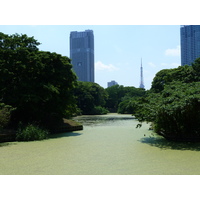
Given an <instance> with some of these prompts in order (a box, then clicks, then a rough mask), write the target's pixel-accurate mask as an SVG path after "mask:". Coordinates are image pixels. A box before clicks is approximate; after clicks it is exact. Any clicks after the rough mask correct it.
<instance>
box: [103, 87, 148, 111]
mask: <svg viewBox="0 0 200 200" xmlns="http://www.w3.org/2000/svg"><path fill="white" fill-rule="evenodd" d="M106 91H107V93H108V100H107V102H106V107H107V108H108V109H109V110H110V111H111V112H119V113H129V112H130V110H131V108H130V109H129V107H130V104H129V102H130V101H132V100H131V99H132V98H133V97H140V96H143V95H144V94H145V90H144V89H141V88H135V87H124V86H122V85H114V86H112V87H108V88H106ZM124 101H125V102H124ZM120 103H122V104H121V106H120V108H119V105H120ZM125 104H129V106H128V105H125ZM122 106H123V109H122ZM125 107H126V108H127V109H125V110H124V108H125ZM118 109H119V110H118Z"/></svg>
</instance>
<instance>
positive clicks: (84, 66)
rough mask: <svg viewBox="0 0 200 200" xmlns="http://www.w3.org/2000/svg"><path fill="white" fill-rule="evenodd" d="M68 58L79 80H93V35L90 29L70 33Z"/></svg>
mask: <svg viewBox="0 0 200 200" xmlns="http://www.w3.org/2000/svg"><path fill="white" fill-rule="evenodd" d="M70 59H71V60H72V65H73V69H74V71H75V73H76V75H77V76H78V80H79V81H87V82H94V35H93V31H92V30H86V31H83V32H77V31H73V32H71V33H70Z"/></svg>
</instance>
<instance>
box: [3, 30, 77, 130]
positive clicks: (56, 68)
mask: <svg viewBox="0 0 200 200" xmlns="http://www.w3.org/2000/svg"><path fill="white" fill-rule="evenodd" d="M39 44H40V43H39V42H37V41H36V40H35V39H34V38H33V37H27V35H18V34H15V35H11V36H8V35H6V34H3V33H0V99H1V102H3V103H5V104H6V105H11V106H12V107H14V108H16V109H15V110H14V111H13V112H12V115H11V124H12V125H15V126H17V124H18V123H19V121H22V122H23V123H29V122H38V123H40V124H42V125H46V126H49V125H53V124H56V122H58V121H60V120H62V118H63V117H68V116H71V115H72V114H73V112H75V109H76V105H75V103H74V102H75V101H74V98H73V95H71V94H72V89H73V87H74V84H75V82H76V76H75V74H74V73H73V72H72V70H71V68H72V65H71V64H70V60H69V58H67V57H64V56H61V55H59V54H56V53H50V52H44V51H39V49H38V48H37V46H38V45H39Z"/></svg>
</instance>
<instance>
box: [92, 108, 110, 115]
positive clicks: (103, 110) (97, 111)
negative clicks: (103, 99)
mask: <svg viewBox="0 0 200 200" xmlns="http://www.w3.org/2000/svg"><path fill="white" fill-rule="evenodd" d="M108 112H109V111H108V110H107V109H106V108H104V107H101V106H95V107H94V109H93V110H92V113H91V114H93V115H105V114H107V113H108Z"/></svg>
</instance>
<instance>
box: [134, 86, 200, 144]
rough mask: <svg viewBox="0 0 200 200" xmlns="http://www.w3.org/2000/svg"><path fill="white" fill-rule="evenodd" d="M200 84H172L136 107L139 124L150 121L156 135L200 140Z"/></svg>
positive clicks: (143, 100) (150, 95)
mask: <svg viewBox="0 0 200 200" xmlns="http://www.w3.org/2000/svg"><path fill="white" fill-rule="evenodd" d="M199 99H200V82H193V83H182V82H172V83H170V84H168V85H166V86H165V87H164V89H163V90H162V92H160V93H150V94H149V95H148V97H147V98H145V99H142V100H141V102H140V104H138V107H137V110H136V113H135V116H136V118H137V119H138V120H139V121H140V122H144V121H147V122H153V124H154V130H155V132H156V133H158V134H160V135H162V136H164V137H166V138H169V139H175V140H199V139H200V124H199V120H200V100H199Z"/></svg>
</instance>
